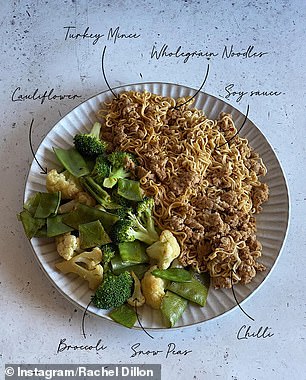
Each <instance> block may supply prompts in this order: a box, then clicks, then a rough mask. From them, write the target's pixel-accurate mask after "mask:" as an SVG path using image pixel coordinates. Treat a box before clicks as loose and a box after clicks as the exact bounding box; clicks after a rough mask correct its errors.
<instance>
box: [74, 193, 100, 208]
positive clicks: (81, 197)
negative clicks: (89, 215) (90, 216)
mask: <svg viewBox="0 0 306 380" xmlns="http://www.w3.org/2000/svg"><path fill="white" fill-rule="evenodd" d="M74 199H75V200H76V201H77V202H79V203H82V204H83V205H86V206H90V207H93V206H95V205H96V200H95V199H94V198H93V197H92V196H90V195H89V194H87V193H86V192H85V191H80V192H79V193H77V194H76V196H75V197H74Z"/></svg>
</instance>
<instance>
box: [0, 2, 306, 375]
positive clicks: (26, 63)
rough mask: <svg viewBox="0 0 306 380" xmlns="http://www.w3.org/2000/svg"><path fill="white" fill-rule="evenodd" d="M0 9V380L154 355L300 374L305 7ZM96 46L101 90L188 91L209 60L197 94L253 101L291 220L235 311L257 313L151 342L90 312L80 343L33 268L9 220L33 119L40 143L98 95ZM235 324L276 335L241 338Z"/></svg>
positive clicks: (245, 371) (13, 5) (218, 368)
mask: <svg viewBox="0 0 306 380" xmlns="http://www.w3.org/2000/svg"><path fill="white" fill-rule="evenodd" d="M0 4H1V12H0V31H1V33H0V46H1V66H0V67H1V70H0V86H1V91H0V101H1V113H0V128H1V139H0V141H1V150H0V166H1V173H2V178H1V181H0V197H1V203H0V204H1V214H2V218H1V227H0V241H1V256H0V273H1V275H0V301H1V308H0V320H1V331H2V333H1V338H0V359H1V366H0V373H1V374H0V378H4V375H3V373H4V372H3V370H4V365H5V363H76V364H77V363H98V364H100V363H101V364H102V363H103V364H105V363H115V364H119V363H131V364H139V363H159V364H161V365H162V379H168V378H172V377H176V378H177V379H180V380H189V379H201V380H202V379H205V380H206V379H207V380H211V379H222V380H223V379H226V380H255V379H256V380H262V379H273V380H274V379H275V380H278V379H288V378H290V379H292V380H293V379H294V380H300V379H305V378H306V375H305V373H306V361H305V351H306V342H305V338H306V333H305V332H306V298H305V287H306V277H305V274H304V273H305V270H304V268H305V267H306V256H305V217H304V216H305V199H306V191H305V190H306V189H305V174H304V173H305V164H306V160H305V142H304V141H305V140H304V138H305V127H306V122H305V112H306V107H305V98H306V86H305V83H306V75H305V63H306V59H305V58H306V47H305V37H306V26H305V16H306V4H305V2H304V1H298V0H295V1H290V2H288V1H285V0H281V1H276V0H275V1H269V2H267V1H243V0H238V1H236V0H232V1H224V0H223V1H218V2H215V1H209V0H208V1H192V0H185V1H178V0H176V1H171V2H167V5H166V2H162V1H143V2H136V1H130V0H126V1H121V0H118V1H116V2H107V1H91V0H87V1H78V0H74V1H52V2H51V1H49V2H48V1H4V0H1V1H0ZM117 28H118V29H117ZM77 33H78V34H79V36H78V37H77V38H75V37H76V35H77ZM123 34H125V35H126V36H129V38H123V37H122V35H123ZM80 35H81V36H80ZM82 35H84V37H82ZM105 46H106V51H105V60H104V65H105V75H106V78H107V80H108V83H109V85H110V86H111V87H115V86H119V85H121V84H128V83H137V82H150V81H160V82H172V83H178V84H182V85H187V86H190V87H193V88H198V87H199V86H200V84H201V83H202V81H203V78H204V76H205V73H206V69H207V65H208V63H209V67H210V70H209V77H208V79H207V82H206V84H205V87H204V91H205V92H207V93H209V94H212V95H214V96H216V97H218V98H220V99H223V100H225V101H227V102H229V103H230V104H232V105H233V106H235V107H236V108H238V109H239V110H240V111H241V112H245V110H246V108H247V106H248V105H249V107H250V112H249V118H250V119H251V120H252V121H253V122H254V123H255V124H256V125H257V126H258V127H259V129H260V130H261V131H262V132H263V133H264V134H265V136H266V137H267V139H268V140H269V142H270V144H271V145H272V146H273V148H274V150H275V152H276V153H277V156H278V158H279V161H280V162H281V164H282V167H283V169H284V172H285V175H286V178H287V181H288V185H289V189H290V196H291V218H290V219H291V220H290V228H289V232H288V237H287V240H286V243H285V245H284V247H283V251H282V255H281V257H280V259H279V261H278V264H277V266H276V267H275V269H274V271H273V273H272V274H271V276H270V277H269V278H268V280H267V281H266V282H265V284H264V285H263V287H262V288H261V289H260V290H259V291H258V292H257V293H256V294H255V295H254V297H252V298H251V299H250V300H249V301H248V302H247V303H245V304H244V306H243V307H244V309H245V310H246V311H247V312H248V314H250V315H251V316H252V317H253V318H254V321H251V320H250V319H249V318H247V316H246V315H245V314H244V313H243V312H242V311H241V310H240V309H239V308H236V310H234V311H233V312H231V313H229V314H228V315H225V316H223V317H222V318H220V319H218V320H212V321H209V322H206V323H204V324H200V325H196V326H194V327H190V328H187V329H178V330H175V331H157V332H154V333H153V338H154V339H151V338H150V337H148V336H147V335H146V334H145V333H143V332H142V331H135V330H132V331H131V330H128V329H125V328H122V327H120V326H116V325H114V324H112V323H109V322H107V321H104V320H101V319H99V318H95V317H93V316H88V317H87V318H86V331H87V338H86V340H85V339H84V337H83V336H82V330H81V321H82V310H80V309H77V308H76V307H75V306H74V305H73V304H71V303H70V302H69V301H67V300H66V299H65V298H63V296H62V295H61V294H59V293H58V291H57V290H56V289H55V288H54V287H53V286H52V284H51V283H50V282H49V281H48V279H47V277H46V276H45V274H44V273H43V272H42V271H41V270H40V268H39V266H38V264H37V262H36V260H35V257H34V255H33V252H32V251H31V248H30V245H29V244H28V242H27V240H26V238H25V236H24V233H23V230H22V226H21V225H20V223H18V221H17V218H16V214H17V213H18V212H19V211H20V209H21V207H22V203H23V192H24V186H25V181H26V178H27V173H28V170H29V166H30V164H31V162H32V160H33V156H32V153H31V149H30V145H29V137H28V136H29V128H30V124H31V120H32V119H34V124H33V131H32V144H33V148H34V150H36V149H37V147H38V146H39V144H40V142H41V140H42V139H43V138H44V136H46V134H47V133H48V131H49V130H50V129H51V128H52V126H53V125H54V124H55V123H56V122H58V120H60V119H61V117H62V116H64V115H65V114H67V113H68V112H69V111H70V110H72V109H73V108H74V107H75V106H77V105H78V104H80V103H81V102H82V101H84V100H86V99H87V98H89V97H91V96H93V95H95V94H97V93H99V92H100V91H103V90H106V89H107V88H108V87H107V84H106V82H105V78H104V77H103V75H102V70H101V56H102V52H103V49H104V47H105ZM162 49H163V50H162ZM162 52H164V54H163V53H162ZM230 52H232V53H234V55H233V56H231V57H230V58H227V56H228V55H229V54H230ZM170 53H172V56H170V55H171V54H170ZM181 53H184V55H182V54H181ZM192 53H193V54H192ZM238 53H240V56H239V54H238ZM243 53H245V54H244V55H243ZM255 53H256V54H255ZM159 54H160V56H159ZM246 55H247V56H246ZM36 89H37V90H36ZM233 92H236V94H233ZM241 92H243V93H241ZM264 92H268V93H269V95H267V94H265V93H264ZM271 92H272V93H271ZM44 94H45V95H44ZM68 95H69V96H68ZM60 97H62V99H60ZM244 325H245V326H250V330H249V331H250V332H252V333H254V335H256V333H257V332H258V330H259V329H260V328H261V327H262V330H261V331H263V329H265V328H268V329H269V330H268V331H269V332H270V333H271V335H272V336H271V337H267V338H263V337H260V333H259V334H257V336H255V337H254V336H253V337H249V338H248V339H238V338H239V335H238V332H239V330H240V329H241V328H242V327H243V326H244ZM250 335H252V334H250ZM63 339H66V340H65V341H64V340H63ZM100 339H101V343H100V344H102V345H103V346H105V347H106V348H105V349H104V350H102V349H101V350H94V349H93V350H87V351H85V350H80V349H78V350H73V349H70V350H67V349H66V350H62V351H61V350H59V348H63V347H64V345H63V344H62V345H60V342H61V341H62V342H65V343H66V344H67V345H68V344H69V345H72V346H81V345H85V344H87V345H92V346H95V345H96V344H97V342H98V341H99V340H100ZM140 351H142V353H139V352H140ZM157 351H161V352H157ZM167 351H171V352H169V353H168V354H167ZM136 352H137V353H136Z"/></svg>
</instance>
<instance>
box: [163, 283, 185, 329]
mask: <svg viewBox="0 0 306 380" xmlns="http://www.w3.org/2000/svg"><path fill="white" fill-rule="evenodd" d="M187 304H188V301H187V300H186V299H185V298H183V297H180V296H179V295H177V294H175V293H172V292H170V291H169V290H168V291H166V294H165V296H164V297H163V300H162V303H161V307H160V310H161V313H162V316H163V321H164V323H165V325H166V326H167V327H173V326H174V325H175V324H176V322H177V321H178V320H179V319H180V318H181V316H182V315H183V313H184V311H185V309H186V307H187Z"/></svg>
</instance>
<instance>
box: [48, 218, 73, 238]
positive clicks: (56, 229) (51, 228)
mask: <svg viewBox="0 0 306 380" xmlns="http://www.w3.org/2000/svg"><path fill="white" fill-rule="evenodd" d="M71 231H73V228H71V227H69V226H67V224H65V223H63V222H62V215H56V216H51V217H49V218H47V232H46V235H47V236H48V237H54V236H58V235H61V234H64V233H66V232H71Z"/></svg>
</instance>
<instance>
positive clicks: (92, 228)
mask: <svg viewBox="0 0 306 380" xmlns="http://www.w3.org/2000/svg"><path fill="white" fill-rule="evenodd" d="M79 237H80V247H81V248H82V249H87V248H93V247H98V246H100V245H105V244H108V243H110V242H111V240H110V238H109V236H108V234H107V233H106V232H105V230H104V228H103V226H102V224H101V222H100V221H99V220H95V221H93V222H89V223H83V224H80V225H79Z"/></svg>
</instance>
